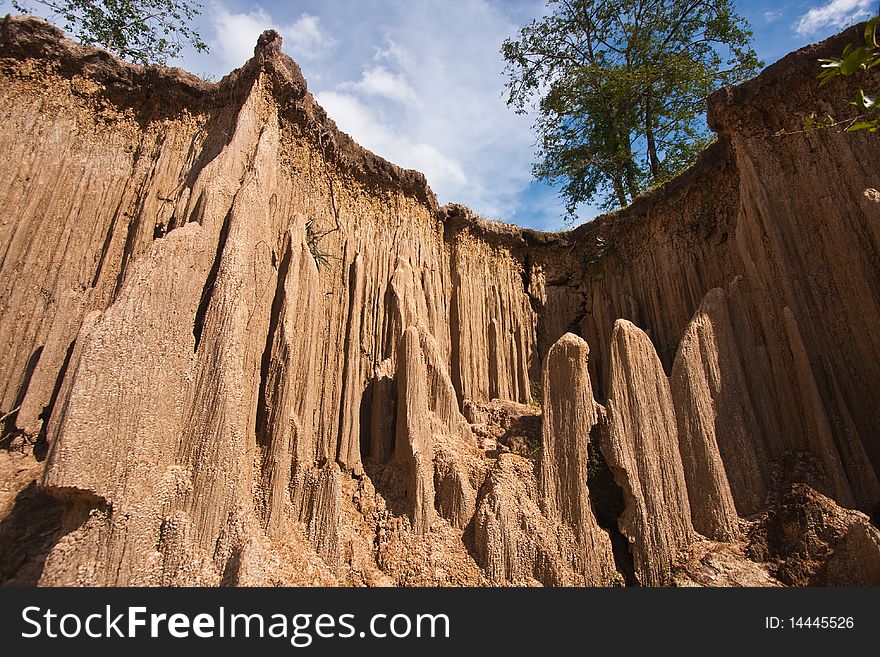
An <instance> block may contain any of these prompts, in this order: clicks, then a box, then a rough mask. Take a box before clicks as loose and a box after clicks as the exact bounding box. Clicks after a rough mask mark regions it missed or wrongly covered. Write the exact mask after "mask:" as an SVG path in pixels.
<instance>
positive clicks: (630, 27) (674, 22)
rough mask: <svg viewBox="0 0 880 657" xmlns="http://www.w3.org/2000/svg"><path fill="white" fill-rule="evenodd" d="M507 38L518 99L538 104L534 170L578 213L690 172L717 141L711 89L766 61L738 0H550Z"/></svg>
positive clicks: (511, 86)
mask: <svg viewBox="0 0 880 657" xmlns="http://www.w3.org/2000/svg"><path fill="white" fill-rule="evenodd" d="M547 5H548V8H550V9H552V10H553V11H552V13H550V15H548V16H545V17H544V18H542V19H541V20H533V21H532V22H530V23H529V24H528V25H526V26H525V27H523V28H522V29H521V30H520V32H519V35H518V37H517V38H514V39H507V40H506V41H505V42H504V43H503V45H502V49H501V52H502V54H503V56H504V59H505V61H506V69H505V72H506V74H507V76H508V80H507V85H506V86H507V92H508V93H507V103H508V105H510V106H512V107H513V108H514V109H516V110H517V111H518V112H520V113H526V112H528V111H529V110H530V109H532V108H536V109H537V110H538V112H537V116H538V118H537V120H536V123H535V128H536V130H537V133H538V143H539V151H538V153H537V156H538V158H539V161H538V162H537V163H536V164H535V165H534V166H533V173H534V175H535V176H536V177H537V178H539V179H543V180H545V181H548V182H550V183H551V184H559V185H562V195H563V196H564V197H565V199H566V203H567V210H568V214H569V217H570V218H573V217H574V214H575V211H576V208H577V207H578V205H580V204H581V203H584V202H590V201H593V200H599V201H600V202H601V205H602V206H603V207H604V208H606V209H610V208H613V207H616V206H623V205H627V204H628V203H629V202H631V201H632V199H633V198H634V197H635V196H637V195H638V194H639V193H641V192H642V191H644V190H645V189H647V188H648V187H651V186H654V185H656V184H658V183H660V182H662V181H664V180H666V179H668V178H669V177H671V176H673V175H675V174H676V173H677V172H679V171H681V170H682V169H683V168H684V167H686V166H687V165H688V164H690V163H691V162H692V161H693V160H694V158H695V157H696V156H697V155H698V154H699V152H700V151H701V150H702V149H703V148H704V147H705V145H706V144H707V143H708V142H709V140H710V139H711V134H710V133H709V131H708V129H707V128H706V126H705V120H704V117H703V114H704V112H705V101H706V98H707V96H708V95H709V94H710V93H712V92H713V91H715V90H716V89H718V88H720V87H721V86H724V85H728V84H733V83H736V82H739V81H741V80H743V79H745V78H747V77H749V76H751V75H753V74H754V73H755V71H757V69H758V68H759V67H760V66H761V62H759V61H758V58H757V56H756V55H755V52H754V50H752V48H751V47H750V45H749V44H750V42H751V38H752V34H751V32H750V30H749V27H748V24H747V23H746V22H745V20H743V19H742V18H741V17H739V16H738V15H737V14H736V12H735V11H734V8H733V3H732V0H613V1H610V2H609V1H602V0H548V3H547Z"/></svg>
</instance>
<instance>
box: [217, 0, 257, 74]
mask: <svg viewBox="0 0 880 657" xmlns="http://www.w3.org/2000/svg"><path fill="white" fill-rule="evenodd" d="M209 9H210V18H211V26H212V28H213V30H214V38H213V39H211V40H210V44H209V45H210V46H211V53H212V55H216V56H218V57H220V59H221V60H222V62H223V64H224V65H225V66H226V68H227V71H228V70H230V69H233V68H238V67H239V66H241V65H242V64H244V63H245V62H246V61H247V60H248V59H250V58H251V57H252V56H253V54H254V46H255V45H256V43H257V39H258V38H259V36H260V34H262V32H263V30H266V29H268V28H269V27H270V26H271V25H272V19H271V18H270V16H269V15H268V14H267V13H266V12H265V11H263V9H262V8H261V7H255V8H254V9H253V10H251V11H249V12H247V13H244V14H234V13H231V12H229V11H228V10H227V9H226V7H225V6H223V5H222V4H220V3H219V2H214V3H211V5H210V6H209Z"/></svg>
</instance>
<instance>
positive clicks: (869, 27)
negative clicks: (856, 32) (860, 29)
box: [865, 15, 880, 48]
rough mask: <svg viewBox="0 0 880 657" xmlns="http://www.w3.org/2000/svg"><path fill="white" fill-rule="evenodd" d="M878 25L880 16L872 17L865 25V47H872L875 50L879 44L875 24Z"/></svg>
mask: <svg viewBox="0 0 880 657" xmlns="http://www.w3.org/2000/svg"><path fill="white" fill-rule="evenodd" d="M878 23H880V15H878V16H874V18H872V19H871V20H869V21H868V22H867V23H865V45H866V46H873V47H874V48H877V47H878V46H880V44H878V43H877V24H878Z"/></svg>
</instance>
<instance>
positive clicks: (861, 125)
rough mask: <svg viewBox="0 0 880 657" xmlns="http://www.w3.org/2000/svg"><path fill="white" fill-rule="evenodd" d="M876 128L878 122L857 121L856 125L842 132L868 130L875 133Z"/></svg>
mask: <svg viewBox="0 0 880 657" xmlns="http://www.w3.org/2000/svg"><path fill="white" fill-rule="evenodd" d="M877 127H878V120H874V121H859V122H858V123H853V124H852V125H851V126H849V127H848V128H847V129H846V130H845V131H844V132H858V131H859V130H869V131H871V132H877Z"/></svg>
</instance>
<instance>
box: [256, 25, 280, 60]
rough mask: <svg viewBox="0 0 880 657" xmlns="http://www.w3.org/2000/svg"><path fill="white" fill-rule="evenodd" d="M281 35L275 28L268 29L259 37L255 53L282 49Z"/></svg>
mask: <svg viewBox="0 0 880 657" xmlns="http://www.w3.org/2000/svg"><path fill="white" fill-rule="evenodd" d="M281 42H282V39H281V35H280V34H278V32H276V31H275V30H266V31H265V32H263V33H262V34H261V35H260V38H259V39H257V45H256V46H255V47H254V55H260V54H262V53H271V52H280V51H281Z"/></svg>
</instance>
